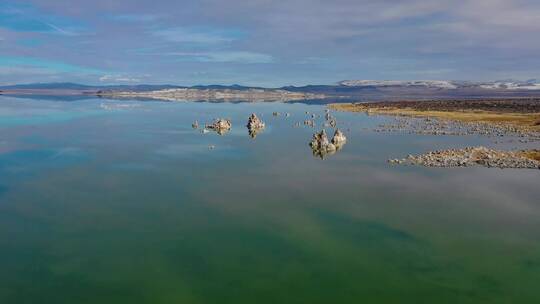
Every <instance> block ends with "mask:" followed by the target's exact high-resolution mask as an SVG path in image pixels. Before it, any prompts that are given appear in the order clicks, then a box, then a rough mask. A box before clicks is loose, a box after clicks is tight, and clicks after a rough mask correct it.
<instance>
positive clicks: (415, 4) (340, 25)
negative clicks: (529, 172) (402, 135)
mask: <svg viewBox="0 0 540 304" xmlns="http://www.w3.org/2000/svg"><path fill="white" fill-rule="evenodd" d="M539 32H540V1H537V0H460V1H438V0H408V1H405V0H371V1H366V0H334V1H326V0H324V1H323V0H289V1H273V0H251V1H245V0H228V1H225V0H198V1H178V0H153V1H141V0H115V1H110V0H93V1H83V0H55V1H50V0H30V1H24V2H23V1H13V0H2V2H1V3H0V84H13V83H28V82H57V81H62V82H64V81H73V82H81V83H87V84H137V83H171V84H182V85H194V84H233V83H238V84H244V85H258V86H282V85H289V84H293V85H303V84H330V83H335V82H337V81H339V80H344V79H379V80H383V79H397V80H414V79H435V80H439V79H441V80H442V79H452V80H496V79H508V78H514V79H521V80H525V79H531V78H540V56H538V54H539V53H540V39H538V38H537V36H538V33H539Z"/></svg>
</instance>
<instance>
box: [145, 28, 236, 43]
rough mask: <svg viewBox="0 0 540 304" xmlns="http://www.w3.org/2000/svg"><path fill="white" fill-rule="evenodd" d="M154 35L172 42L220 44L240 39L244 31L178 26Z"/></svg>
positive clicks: (157, 31)
mask: <svg viewBox="0 0 540 304" xmlns="http://www.w3.org/2000/svg"><path fill="white" fill-rule="evenodd" d="M152 34H153V35H155V36H157V37H160V38H162V39H165V40H168V41H171V42H181V43H197V44H218V43H229V42H232V41H234V40H237V39H239V38H240V37H241V36H242V33H241V32H239V31H235V30H227V29H214V28H207V27H201V28H195V27H194V28H191V27H176V28H168V29H161V30H156V31H153V32H152Z"/></svg>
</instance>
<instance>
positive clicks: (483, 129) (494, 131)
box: [373, 117, 540, 142]
mask: <svg viewBox="0 0 540 304" xmlns="http://www.w3.org/2000/svg"><path fill="white" fill-rule="evenodd" d="M373 131H375V132H407V133H409V134H421V135H456V136H460V135H461V136H463V135H482V136H488V137H505V136H514V137H519V138H522V140H521V142H534V141H540V134H539V133H538V132H534V131H530V130H525V129H521V128H517V127H515V126H512V125H507V124H494V123H483V122H461V121H450V120H439V119H435V118H424V119H422V118H402V117H397V118H395V119H394V122H393V123H388V124H380V125H379V126H378V127H377V128H375V129H373Z"/></svg>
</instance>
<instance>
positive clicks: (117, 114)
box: [0, 97, 540, 304]
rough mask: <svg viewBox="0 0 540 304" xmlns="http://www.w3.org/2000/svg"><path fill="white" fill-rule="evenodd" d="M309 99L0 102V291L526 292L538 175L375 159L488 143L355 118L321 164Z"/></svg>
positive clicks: (68, 298) (341, 119) (450, 297)
mask: <svg viewBox="0 0 540 304" xmlns="http://www.w3.org/2000/svg"><path fill="white" fill-rule="evenodd" d="M324 109H325V107H324V106H321V105H306V104H298V103H297V104H282V103H219V104H213V103H192V102H189V103H184V102H177V103H172V102H157V101H126V100H123V101H113V100H104V99H88V100H80V101H70V102H66V101H58V100H37V99H22V98H12V97H0V303H5V304H11V303H14V304H24V303H32V304H35V303H40V304H46V303H55V304H62V303H69V304H73V303H100V304H106V303H115V304H118V303H130V304H132V303H152V304H156V303H325V304H326V303H415V304H418V303H437V304H440V303H490V304H493V303H540V170H511V169H508V170H500V169H489V168H456V169H440V168H438V169H437V168H423V167H408V166H391V165H389V164H387V162H386V161H387V159H388V158H401V157H405V156H406V155H407V154H410V153H422V152H426V151H428V150H433V149H438V148H449V147H463V146H467V145H476V144H485V145H490V146H494V147H501V148H504V147H505V145H504V144H498V145H495V144H493V139H489V138H483V137H476V136H466V137H453V136H440V137H435V136H426V135H422V136H419V135H409V134H398V133H375V132H372V131H371V129H372V128H374V127H376V126H377V125H379V124H380V123H382V122H384V121H385V120H386V118H381V117H368V116H366V115H364V114H358V113H356V114H355V113H335V114H334V115H335V116H336V117H337V120H338V124H339V125H340V127H341V129H342V130H344V131H345V134H346V135H347V136H348V139H349V140H348V143H347V144H346V145H345V146H344V148H343V149H342V150H341V151H339V152H338V153H337V154H335V155H332V156H329V157H327V158H325V159H324V160H321V159H319V158H316V157H314V156H313V155H312V152H311V149H310V148H309V146H308V142H309V141H310V139H311V136H312V134H313V132H314V131H318V130H320V126H321V123H322V119H320V118H319V119H318V120H317V123H318V126H319V127H317V128H315V129H312V128H309V127H305V126H303V125H302V126H300V127H295V126H294V124H295V123H296V122H303V121H304V120H305V119H306V118H307V115H306V114H305V112H306V111H309V112H311V113H318V114H321V115H322V114H324ZM274 111H278V112H281V113H285V112H289V113H291V116H290V117H285V115H281V116H278V117H274V116H272V112H274ZM251 113H257V114H258V115H259V116H261V118H262V119H263V120H264V121H265V122H266V124H267V128H266V130H264V131H263V132H262V133H260V134H259V135H258V136H257V137H256V138H255V139H251V138H250V137H249V136H248V131H247V129H246V128H245V124H246V122H247V118H248V115H249V114H251ZM215 117H227V118H231V119H232V122H233V128H232V130H231V132H229V133H227V134H225V135H223V136H220V135H218V134H216V133H207V134H202V133H201V132H200V131H198V130H193V129H192V128H191V124H192V122H193V121H195V120H198V121H199V122H200V123H201V124H203V123H205V122H210V121H211V120H212V118H215ZM327 131H329V133H330V132H331V130H329V129H328V130H327ZM212 145H213V146H215V148H214V149H210V148H209V146H212Z"/></svg>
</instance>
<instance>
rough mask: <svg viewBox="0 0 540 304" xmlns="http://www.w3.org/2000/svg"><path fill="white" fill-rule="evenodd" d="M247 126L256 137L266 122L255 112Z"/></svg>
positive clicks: (250, 133)
mask: <svg viewBox="0 0 540 304" xmlns="http://www.w3.org/2000/svg"><path fill="white" fill-rule="evenodd" d="M247 128H248V132H249V136H251V138H255V137H257V134H258V133H259V132H261V131H262V130H263V129H264V128H265V124H264V122H263V121H262V120H261V119H259V117H257V115H256V114H255V113H253V114H251V115H250V116H249V118H248V123H247Z"/></svg>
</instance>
